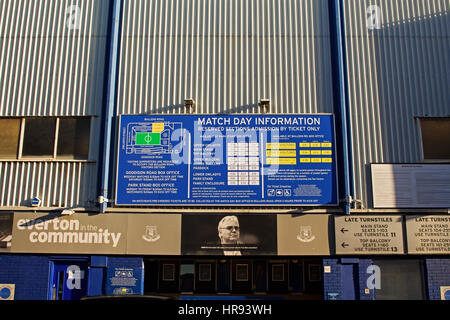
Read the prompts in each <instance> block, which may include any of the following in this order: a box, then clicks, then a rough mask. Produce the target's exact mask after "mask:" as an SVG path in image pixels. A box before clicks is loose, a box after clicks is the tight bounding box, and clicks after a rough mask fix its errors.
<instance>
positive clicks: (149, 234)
mask: <svg viewBox="0 0 450 320" xmlns="http://www.w3.org/2000/svg"><path fill="white" fill-rule="evenodd" d="M142 238H143V239H144V240H145V241H147V242H155V241H158V240H159V238H161V235H160V234H159V233H158V228H157V227H156V226H146V227H145V233H144V235H143V236H142Z"/></svg>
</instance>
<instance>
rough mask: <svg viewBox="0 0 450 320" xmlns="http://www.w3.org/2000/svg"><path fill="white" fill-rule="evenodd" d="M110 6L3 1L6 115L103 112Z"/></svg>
mask: <svg viewBox="0 0 450 320" xmlns="http://www.w3.org/2000/svg"><path fill="white" fill-rule="evenodd" d="M109 5H110V1H109V0H1V1H0V74H1V75H2V76H1V78H0V116H51V115H67V116H69V115H70V116H74V115H100V114H101V106H102V90H103V79H104V75H105V61H104V60H105V48H106V47H105V45H106V41H107V30H108V13H109ZM71 6H78V8H79V9H80V11H79V17H80V29H79V30H70V29H69V28H68V25H69V26H70V24H71V23H72V25H73V23H74V21H76V20H74V17H75V16H76V13H77V11H75V10H72V11H70V10H69V8H70V7H71Z"/></svg>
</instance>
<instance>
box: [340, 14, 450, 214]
mask: <svg viewBox="0 0 450 320" xmlns="http://www.w3.org/2000/svg"><path fill="white" fill-rule="evenodd" d="M383 14H387V13H383ZM383 19H384V17H383ZM448 26H450V15H449V12H446V11H444V12H437V13H435V14H432V15H427V16H417V17H414V18H412V19H408V20H399V21H391V22H389V23H386V24H382V25H381V28H380V29H375V30H369V31H368V36H367V37H362V38H361V39H360V40H350V41H361V42H360V45H362V47H364V46H367V44H365V43H369V48H372V49H373V52H369V53H368V54H369V55H374V57H371V58H370V61H371V62H370V63H375V65H372V66H367V68H366V69H365V70H364V69H362V68H363V67H361V66H358V67H356V66H353V68H360V72H361V75H358V74H356V72H355V74H353V75H350V77H352V76H355V79H358V77H360V79H359V80H360V81H361V82H360V83H361V84H362V85H365V86H366V87H367V90H371V91H373V96H372V97H370V94H368V95H367V96H366V97H364V96H363V97H359V98H357V99H359V101H360V102H361V103H362V102H364V100H363V99H366V100H368V101H367V102H368V103H367V105H366V106H363V105H361V106H360V107H358V106H356V107H354V108H359V109H361V110H360V111H359V112H361V115H360V117H362V119H363V122H365V123H366V128H359V130H360V131H365V133H361V134H362V135H365V136H366V139H371V141H370V144H375V145H374V146H373V147H372V148H369V147H368V146H366V147H364V146H361V145H359V146H358V147H355V153H356V152H359V153H360V157H361V158H363V157H365V160H364V161H365V163H364V164H362V165H365V172H364V173H365V175H366V190H367V202H368V204H372V206H373V198H372V188H371V173H370V163H374V162H383V163H417V162H421V161H423V156H422V141H421V134H420V126H419V123H418V121H417V117H448V116H450V109H449V105H450V95H449V94H448V83H450V73H449V72H448V70H450V58H449V55H448V53H449V52H450V37H449V32H448V30H449V28H448ZM363 42H364V43H363ZM348 49H349V46H348ZM349 50H350V49H349ZM364 50H366V49H364ZM369 50H370V49H369ZM352 54H353V53H352ZM358 54H362V53H358ZM354 59H355V60H354V61H356V59H361V57H360V56H358V57H356V55H355V58H354ZM368 59H369V58H368ZM359 61H362V60H359ZM369 70H372V72H373V75H371V74H370V73H369ZM363 72H364V73H363ZM370 77H372V78H370ZM353 86H354V90H360V88H359V87H358V86H359V83H354V84H353ZM350 94H352V93H350ZM353 94H354V95H355V96H357V95H358V93H353ZM363 94H364V93H363ZM371 98H372V101H370V99H371ZM377 100H378V101H377ZM366 108H367V109H366ZM372 108H373V109H372ZM377 109H378V110H377ZM360 119H361V118H360ZM353 121H356V120H353ZM368 121H370V122H369V123H368ZM356 125H357V126H360V125H361V124H356ZM370 144H368V145H370ZM363 148H367V149H366V150H365V155H363V153H362V151H361V150H362V149H363ZM374 148H376V150H377V151H373V149H374Z"/></svg>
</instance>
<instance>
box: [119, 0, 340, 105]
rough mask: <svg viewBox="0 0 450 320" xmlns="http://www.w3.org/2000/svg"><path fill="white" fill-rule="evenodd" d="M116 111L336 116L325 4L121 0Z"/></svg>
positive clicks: (315, 0)
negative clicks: (266, 108) (189, 101)
mask: <svg viewBox="0 0 450 320" xmlns="http://www.w3.org/2000/svg"><path fill="white" fill-rule="evenodd" d="M121 35H122V43H121V52H120V57H121V61H120V79H119V93H118V110H117V114H143V113H184V112H185V110H184V99H185V98H193V99H194V100H195V101H196V104H197V110H196V112H197V113H213V114H215V113H259V112H260V110H259V107H258V102H259V101H260V99H261V98H270V99H271V108H272V109H271V112H272V113H332V112H333V97H332V79H331V62H330V39H329V17H328V0H286V1H279V0H217V1H210V0H166V1H160V0H124V8H123V21H122V30H121Z"/></svg>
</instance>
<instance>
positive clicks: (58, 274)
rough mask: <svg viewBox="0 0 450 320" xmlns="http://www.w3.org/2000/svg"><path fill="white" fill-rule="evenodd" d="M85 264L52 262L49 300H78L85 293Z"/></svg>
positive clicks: (86, 269)
mask: <svg viewBox="0 0 450 320" xmlns="http://www.w3.org/2000/svg"><path fill="white" fill-rule="evenodd" d="M87 271H88V267H87V263H80V262H79V261H77V262H74V263H70V262H53V275H52V277H51V282H50V292H49V299H50V300H80V299H81V298H82V297H84V296H86V293H87Z"/></svg>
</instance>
